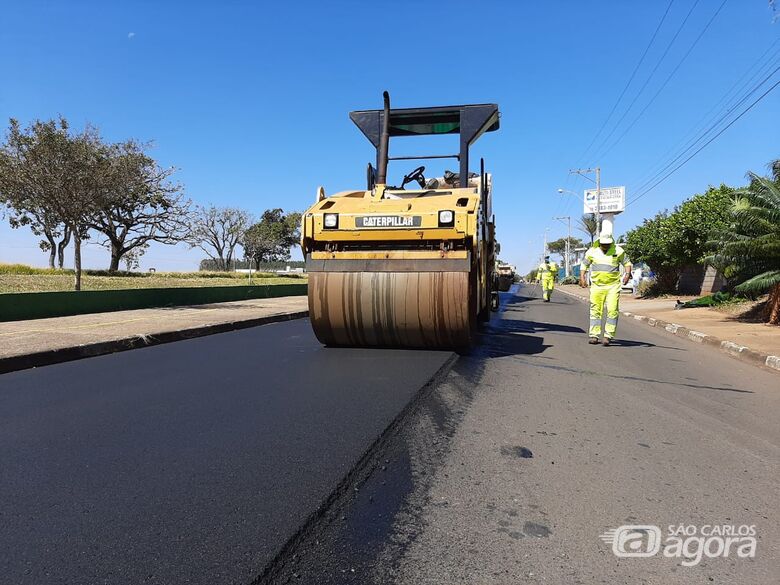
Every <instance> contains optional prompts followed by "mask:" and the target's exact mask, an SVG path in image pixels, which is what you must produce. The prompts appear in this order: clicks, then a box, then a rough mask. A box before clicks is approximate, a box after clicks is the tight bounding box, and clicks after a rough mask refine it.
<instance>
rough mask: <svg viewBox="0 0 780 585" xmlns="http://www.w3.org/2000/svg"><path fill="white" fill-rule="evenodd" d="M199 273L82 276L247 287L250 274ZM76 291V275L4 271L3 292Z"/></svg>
mask: <svg viewBox="0 0 780 585" xmlns="http://www.w3.org/2000/svg"><path fill="white" fill-rule="evenodd" d="M205 274H207V276H198V273H175V272H172V273H161V274H153V275H144V276H102V275H101V276H94V275H89V274H85V275H84V276H82V281H81V288H82V290H117V289H128V288H173V287H177V288H178V287H203V286H246V285H248V284H249V279H248V278H247V275H230V276H228V275H222V276H215V275H213V274H212V273H205ZM303 282H306V277H305V276H276V275H268V274H260V275H256V274H253V275H252V285H261V284H262V285H268V284H298V283H303ZM59 290H73V275H72V274H67V273H65V274H63V273H60V274H4V273H2V272H1V271H0V293H14V292H45V291H59Z"/></svg>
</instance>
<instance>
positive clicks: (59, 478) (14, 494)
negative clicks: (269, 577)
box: [0, 320, 451, 585]
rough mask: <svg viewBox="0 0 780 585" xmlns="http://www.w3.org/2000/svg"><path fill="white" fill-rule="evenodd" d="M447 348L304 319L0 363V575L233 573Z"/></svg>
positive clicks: (277, 533)
mask: <svg viewBox="0 0 780 585" xmlns="http://www.w3.org/2000/svg"><path fill="white" fill-rule="evenodd" d="M450 357H451V354H450V353H448V352H433V351H377V350H349V349H325V348H323V347H321V346H320V344H319V343H318V342H317V341H316V339H315V338H314V336H313V335H312V333H311V327H310V325H309V323H308V320H298V321H293V322H287V323H279V324H273V325H266V326H263V327H258V328H254V329H247V330H242V331H236V332H231V333H225V334H220V335H214V336H210V337H203V338H199V339H193V340H188V341H181V342H177V343H172V344H167V345H161V346H156V347H151V348H145V349H138V350H133V351H127V352H123V353H117V354H114V355H107V356H101V357H95V358H90V359H85V360H81V361H75V362H69V363H63V364H59V365H54V366H48V367H44V368H39V369H35V370H27V371H21V372H14V373H10V374H4V375H2V376H0V583H3V584H5V583H9V584H14V585H21V584H26V583H30V584H36V585H44V584H49V583H68V584H74V585H75V584H78V585H91V584H97V583H110V584H120V583H121V584H125V583H127V584H134V585H135V584H141V583H160V584H166V585H169V584H178V583H203V584H209V585H217V584H220V583H247V582H250V581H252V580H253V579H254V578H256V577H257V576H258V574H259V573H260V571H261V570H262V569H263V567H264V566H265V564H266V563H267V562H268V561H269V560H271V559H272V558H273V557H274V555H275V554H276V553H277V552H278V551H279V549H280V548H281V547H282V545H283V544H284V543H285V542H286V541H287V540H288V539H289V538H290V536H292V534H293V533H294V532H295V531H296V530H297V529H298V528H299V527H300V526H301V525H302V524H303V523H304V522H305V520H306V518H307V517H308V516H309V515H310V514H311V513H312V512H313V511H314V510H315V509H316V508H317V506H318V505H319V504H320V503H321V502H322V501H323V500H324V498H326V497H327V496H328V495H329V494H330V493H331V491H332V490H333V489H334V487H335V486H336V485H337V484H338V483H339V481H340V480H341V479H342V478H343V477H344V476H345V474H347V472H348V471H349V470H350V469H351V468H352V466H353V465H354V464H355V462H356V461H357V460H358V458H359V457H360V456H361V454H363V453H364V452H365V451H366V449H367V448H368V447H369V446H370V445H371V444H372V442H373V441H374V440H375V439H376V437H377V436H378V435H379V434H380V433H381V432H382V431H383V429H385V428H386V427H387V426H388V424H389V423H390V422H391V421H393V419H394V418H395V417H396V416H397V415H398V414H399V412H401V411H402V409H403V408H404V406H405V405H406V404H407V403H408V402H409V400H410V398H411V397H412V396H414V395H415V393H417V391H418V390H419V389H420V388H421V387H422V386H423V385H424V384H425V383H426V382H427V381H428V380H429V379H430V378H431V377H432V376H433V375H434V373H435V372H436V371H437V370H438V369H439V368H441V367H442V365H443V364H444V363H445V362H446V361H447V360H448V359H449V358H450Z"/></svg>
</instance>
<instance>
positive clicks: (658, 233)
mask: <svg viewBox="0 0 780 585" xmlns="http://www.w3.org/2000/svg"><path fill="white" fill-rule="evenodd" d="M733 193H734V190H733V189H732V188H731V187H727V186H726V185H721V186H720V187H718V188H714V187H710V188H709V189H708V190H707V191H706V192H705V193H703V194H700V195H695V196H693V197H691V198H690V199H687V200H686V201H684V202H683V203H682V205H679V206H678V207H676V208H675V209H674V211H673V212H672V213H669V212H667V211H663V212H661V213H658V214H657V215H656V216H655V217H654V218H653V219H649V220H647V219H646V220H645V221H644V222H643V223H642V225H640V226H638V227H636V228H634V229H633V230H629V231H628V232H627V233H626V236H625V238H626V242H625V249H626V252H627V253H628V255H629V257H630V258H631V259H632V260H633V261H635V262H645V263H646V264H647V265H648V266H650V268H651V269H652V270H653V271H654V272H655V273H656V279H657V281H658V285H659V288H660V290H661V291H663V292H673V291H675V290H676V288H677V281H678V280H679V278H680V274H681V272H682V270H683V268H685V267H686V266H690V265H694V264H701V263H703V262H704V260H705V257H706V255H707V252H708V244H707V242H708V241H709V240H710V238H711V235H712V233H713V231H714V230H720V229H723V228H725V227H726V226H727V225H728V215H729V209H730V207H731V202H732V199H733Z"/></svg>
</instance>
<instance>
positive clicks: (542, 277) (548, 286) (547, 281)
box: [536, 256, 558, 303]
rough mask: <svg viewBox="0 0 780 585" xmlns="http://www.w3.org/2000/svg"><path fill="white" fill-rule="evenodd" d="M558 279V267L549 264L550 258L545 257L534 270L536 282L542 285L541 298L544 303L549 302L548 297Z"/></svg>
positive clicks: (554, 264)
mask: <svg viewBox="0 0 780 585" xmlns="http://www.w3.org/2000/svg"><path fill="white" fill-rule="evenodd" d="M557 278H558V265H557V264H556V263H555V262H550V257H549V256H545V257H544V262H542V263H541V264H540V265H539V268H537V269H536V282H541V283H542V298H543V299H544V302H545V303H549V302H550V295H552V291H553V289H554V288H555V280H556V279H557Z"/></svg>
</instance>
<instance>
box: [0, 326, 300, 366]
mask: <svg viewBox="0 0 780 585" xmlns="http://www.w3.org/2000/svg"><path fill="white" fill-rule="evenodd" d="M308 316H309V311H294V312H292V313H280V314H278V315H268V316H266V317H255V318H252V319H243V320H239V321H228V322H225V323H212V324H209V325H199V326H197V327H189V328H186V329H178V330H175V331H162V332H160V333H154V334H151V335H132V336H130V337H123V338H121V339H114V340H112V341H98V342H96V343H88V344H84V345H77V346H72V347H63V348H60V349H47V350H44V351H39V352H35V353H27V354H21V355H14V356H8V357H4V358H0V374H7V373H9V372H17V371H19V370H29V369H30V368H38V367H41V366H50V365H53V364H59V363H63V362H71V361H75V360H80V359H83V358H88V357H95V356H99V355H106V354H109V353H117V352H120V351H128V350H131V349H139V348H142V347H151V346H153V345H162V344H163V343H172V342H174V341H183V340H185V339H194V338H197V337H205V336H207V335H214V334H217V333H227V332H229V331H237V330H239V329H247V328H249V327H257V326H259V325H268V324H269V323H279V322H282V321H292V320H293V319H302V318H304V317H308Z"/></svg>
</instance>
